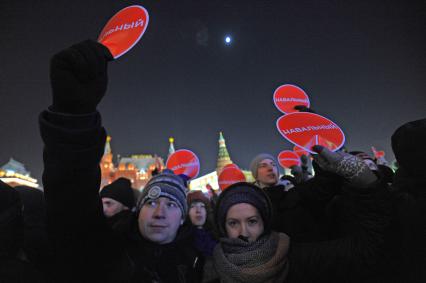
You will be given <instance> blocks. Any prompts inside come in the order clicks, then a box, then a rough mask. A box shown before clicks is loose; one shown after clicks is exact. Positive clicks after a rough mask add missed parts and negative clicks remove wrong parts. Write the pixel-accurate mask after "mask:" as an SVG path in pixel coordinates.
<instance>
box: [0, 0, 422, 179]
mask: <svg viewBox="0 0 426 283" xmlns="http://www.w3.org/2000/svg"><path fill="white" fill-rule="evenodd" d="M132 4H139V5H142V6H144V7H145V8H146V9H147V10H148V12H149V14H150V22H149V25H148V28H147V30H146V32H145V35H144V36H143V37H142V39H141V40H140V42H139V43H138V45H136V46H135V47H134V48H133V49H132V50H131V51H129V53H127V54H125V55H124V56H122V57H121V58H119V59H118V60H117V61H115V62H112V63H110V64H109V79H110V83H109V87H108V91H107V94H106V96H105V98H104V99H103V101H102V102H101V104H100V105H99V110H100V112H101V113H102V116H103V123H104V126H105V127H106V129H107V131H108V133H109V134H110V135H111V136H112V142H111V145H112V149H113V152H114V154H120V155H122V156H125V155H128V154H142V153H143V154H154V153H156V154H158V155H160V156H162V157H164V158H165V157H166V156H167V152H168V146H169V144H168V138H169V137H170V136H173V137H174V138H175V147H176V149H180V148H186V149H190V150H192V151H194V152H195V153H196V154H197V155H198V157H199V158H200V162H201V171H200V174H205V173H208V172H211V171H213V170H214V169H215V167H216V159H217V153H218V143H217V142H218V135H219V131H223V133H224V137H225V139H226V142H227V147H228V150H229V153H230V155H231V159H232V160H233V161H234V162H235V163H236V164H238V165H239V166H240V167H242V168H248V167H249V162H250V160H251V159H252V158H253V157H254V156H255V155H256V154H257V153H260V152H269V153H272V154H274V155H277V154H278V153H279V152H280V151H281V150H284V149H291V147H292V145H291V144H290V143H289V142H287V141H285V140H284V139H283V138H282V137H281V135H280V134H279V132H278V131H277V130H276V127H275V121H276V120H277V119H278V118H279V117H280V116H281V115H282V114H281V113H280V112H279V111H278V110H277V109H276V108H275V106H274V104H273V101H272V95H273V92H274V90H275V89H276V88H277V87H278V86H280V85H281V84H286V83H292V84H296V85H298V86H300V87H302V88H303V89H304V90H305V91H306V93H307V94H308V95H309V98H310V101H311V107H312V108H313V109H314V110H315V111H316V112H317V113H318V114H321V115H324V116H326V117H328V118H330V119H332V120H333V121H334V122H335V123H337V124H338V125H339V126H340V127H341V128H342V129H343V131H344V132H345V134H346V140H347V143H346V147H347V148H348V149H349V150H363V151H367V152H369V153H371V151H370V147H371V146H372V145H374V146H376V148H377V149H381V150H385V152H386V154H387V155H386V157H387V159H388V161H392V160H393V154H392V152H391V147H390V137H391V135H392V133H393V132H394V130H395V129H396V128H397V127H398V126H400V125H402V124H403V123H405V122H408V121H411V120H415V119H420V118H424V117H426V52H425V50H426V37H425V34H426V4H425V2H424V1H415V0H413V1H404V0H400V1H396V0H395V1H394V0H388V1H352V0H348V1H337V0H323V1H312V0H311V1H307V0H294V1H293V0H291V1H267V0H264V1H256V0H250V1H247V0H245V1H238V0H225V1H215V0H193V1H189V0H184V1H176V0H167V1H158V0H156V1H117V0H102V1H87V0H86V1H58V0H55V1H51V0H49V1H10V0H2V1H0V36H1V44H0V54H1V57H0V109H1V111H0V115H1V116H0V127H1V130H2V134H1V141H0V143H1V150H0V165H3V164H5V163H6V162H7V161H8V160H9V158H10V157H13V158H15V159H16V160H18V161H20V162H22V163H24V164H25V166H26V168H27V169H28V170H29V171H31V173H32V175H33V176H34V177H36V178H37V179H39V182H41V179H40V178H41V174H42V170H43V166H42V142H41V139H40V136H39V132H38V123H37V119H38V114H39V113H40V111H42V110H43V109H45V108H46V107H47V106H49V104H50V100H51V96H50V95H51V94H50V85H49V78H48V68H49V59H50V57H51V56H52V55H53V54H54V53H55V52H58V51H59V50H61V49H63V48H65V47H68V46H70V45H72V44H74V43H77V42H79V41H82V40H85V39H87V38H91V39H96V38H97V37H98V34H99V33H100V31H101V30H102V28H103V26H104V25H105V24H106V22H107V21H108V19H109V18H110V17H111V16H113V15H114V14H115V13H116V12H118V11H119V10H120V9H122V8H124V7H126V6H129V5H132ZM227 34H229V35H231V36H232V39H233V41H232V44H231V45H229V46H227V45H225V43H224V39H225V36H226V35H227Z"/></svg>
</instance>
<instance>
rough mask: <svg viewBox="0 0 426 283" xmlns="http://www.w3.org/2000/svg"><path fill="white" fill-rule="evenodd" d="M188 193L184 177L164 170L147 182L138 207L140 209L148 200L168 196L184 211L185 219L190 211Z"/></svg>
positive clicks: (183, 216)
mask: <svg viewBox="0 0 426 283" xmlns="http://www.w3.org/2000/svg"><path fill="white" fill-rule="evenodd" d="M186 193H187V189H186V188H185V186H184V182H183V180H182V178H180V177H179V176H177V175H175V174H172V173H168V172H167V173H164V172H163V173H161V174H158V175H155V176H154V177H152V178H151V180H149V182H148V183H147V184H146V186H145V188H144V189H143V191H142V193H141V195H140V197H139V200H138V203H137V209H138V210H140V209H141V208H142V206H143V205H144V204H145V203H146V202H147V201H148V200H154V199H157V198H159V197H166V198H169V199H171V200H173V201H175V202H176V203H177V205H178V206H179V208H180V210H181V212H182V218H183V219H185V217H186V214H187V212H188V205H187V203H186Z"/></svg>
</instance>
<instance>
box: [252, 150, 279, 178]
mask: <svg viewBox="0 0 426 283" xmlns="http://www.w3.org/2000/svg"><path fill="white" fill-rule="evenodd" d="M264 159H271V160H273V161H274V162H275V164H277V169H278V174H279V166H278V162H277V159H276V158H275V157H274V156H272V155H270V154H269V153H261V154H258V155H256V157H255V158H253V160H252V161H251V163H250V171H251V174H252V175H253V177H254V178H255V179H256V180H257V169H258V168H259V163H260V162H261V161H262V160H264Z"/></svg>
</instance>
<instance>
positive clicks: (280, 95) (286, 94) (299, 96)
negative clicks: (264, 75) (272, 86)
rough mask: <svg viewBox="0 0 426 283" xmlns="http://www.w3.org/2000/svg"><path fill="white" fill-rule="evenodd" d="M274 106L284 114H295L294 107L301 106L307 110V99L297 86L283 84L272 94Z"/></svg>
mask: <svg viewBox="0 0 426 283" xmlns="http://www.w3.org/2000/svg"><path fill="white" fill-rule="evenodd" d="M274 104H275V106H276V107H277V108H278V110H280V111H281V112H283V113H284V114H286V113H292V112H297V110H296V109H294V106H297V105H303V106H306V107H308V108H309V106H310V102H309V97H308V95H307V94H306V93H305V91H304V90H303V89H301V88H300V87H298V86H295V85H291V84H285V85H282V86H280V87H278V88H277V89H276V90H275V92H274Z"/></svg>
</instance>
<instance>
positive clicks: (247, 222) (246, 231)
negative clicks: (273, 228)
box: [225, 203, 264, 242]
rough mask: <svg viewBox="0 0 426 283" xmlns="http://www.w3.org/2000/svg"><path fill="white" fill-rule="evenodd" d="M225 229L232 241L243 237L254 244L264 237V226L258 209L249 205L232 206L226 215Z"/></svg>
mask: <svg viewBox="0 0 426 283" xmlns="http://www.w3.org/2000/svg"><path fill="white" fill-rule="evenodd" d="M225 228H226V233H227V235H228V237H229V238H231V239H235V238H239V237H243V238H245V239H247V241H249V242H254V241H256V240H257V238H259V236H260V235H262V233H263V230H264V225H263V219H262V217H261V216H260V214H259V211H258V210H257V209H256V207H254V206H253V205H251V204H248V203H238V204H234V205H233V206H231V208H229V210H228V212H227V213H226V220H225Z"/></svg>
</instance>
